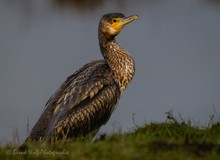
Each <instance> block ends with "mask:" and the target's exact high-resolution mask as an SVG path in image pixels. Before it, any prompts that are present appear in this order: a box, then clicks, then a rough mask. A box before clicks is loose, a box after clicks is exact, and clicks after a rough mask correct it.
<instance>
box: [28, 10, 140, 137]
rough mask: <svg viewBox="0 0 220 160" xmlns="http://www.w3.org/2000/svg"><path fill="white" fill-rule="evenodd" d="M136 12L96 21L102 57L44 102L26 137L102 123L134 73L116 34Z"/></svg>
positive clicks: (78, 131) (82, 130) (69, 133)
mask: <svg viewBox="0 0 220 160" xmlns="http://www.w3.org/2000/svg"><path fill="white" fill-rule="evenodd" d="M135 19H138V17H137V16H131V17H128V18H125V17H124V15H123V14H121V13H110V14H106V15H104V16H103V17H102V18H101V20H100V23H99V45H100V50H101V52H102V55H103V57H104V60H97V61H93V62H91V63H88V64H86V65H85V66H84V67H82V68H81V69H79V70H78V71H76V72H75V73H74V74H73V75H71V76H69V77H68V78H67V79H66V81H65V82H64V83H63V84H62V85H61V86H60V87H59V88H58V90H57V91H56V92H55V93H54V94H53V95H52V97H51V98H50V99H49V100H48V102H47V103H46V108H45V111H44V112H43V114H42V115H41V117H40V118H39V120H38V121H37V123H36V124H35V126H34V127H33V129H32V131H31V133H30V135H29V138H28V139H30V140H34V141H37V140H41V139H45V138H50V137H51V136H54V137H55V139H61V138H64V137H65V138H74V137H78V136H86V135H88V134H90V133H94V134H95V133H96V132H97V131H98V130H99V128H100V127H101V126H102V125H103V124H105V123H106V122H107V121H108V120H109V118H110V116H111V114H112V112H113V111H114V109H115V106H116V104H117V102H118V100H119V98H120V95H121V93H122V91H123V90H124V89H125V88H126V87H127V85H128V83H129V82H130V81H131V80H132V77H133V75H134V73H135V65H134V60H133V59H132V57H131V56H130V55H129V53H128V52H127V51H126V50H125V49H123V48H121V47H120V46H119V45H118V44H117V42H116V41H115V36H116V35H117V34H119V32H120V31H121V29H122V28H123V27H124V26H125V25H126V24H128V23H129V22H131V21H133V20H135Z"/></svg>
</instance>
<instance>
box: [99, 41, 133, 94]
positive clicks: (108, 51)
mask: <svg viewBox="0 0 220 160" xmlns="http://www.w3.org/2000/svg"><path fill="white" fill-rule="evenodd" d="M99 45H100V50H101V52H102V55H103V57H104V59H105V60H106V62H107V64H108V65H109V67H110V68H111V70H112V71H113V73H114V78H115V81H116V82H117V83H118V85H119V86H120V89H121V91H123V90H124V89H125V88H126V87H127V85H128V84H129V82H130V81H131V80H132V78H133V76H134V73H135V63H134V60H133V58H132V57H131V56H130V54H129V53H128V52H127V51H126V50H125V49H124V48H122V47H121V46H120V45H119V44H118V43H117V42H116V40H115V39H114V38H112V39H103V38H102V39H101V40H100V39H99Z"/></svg>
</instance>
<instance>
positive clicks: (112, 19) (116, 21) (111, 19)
mask: <svg viewBox="0 0 220 160" xmlns="http://www.w3.org/2000/svg"><path fill="white" fill-rule="evenodd" d="M136 19H138V16H137V15H132V16H129V17H125V16H124V15H123V14H122V13H109V14H105V15H104V16H102V18H101V20H100V23H99V31H100V32H102V34H104V35H105V36H106V37H107V38H112V37H115V36H116V35H118V34H119V33H120V31H121V30H122V28H124V26H126V25H127V24H128V23H130V22H132V21H134V20H136Z"/></svg>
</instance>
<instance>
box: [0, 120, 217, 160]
mask: <svg viewBox="0 0 220 160" xmlns="http://www.w3.org/2000/svg"><path fill="white" fill-rule="evenodd" d="M91 140H92V139H91V138H85V139H77V140H74V141H66V142H65V143H63V141H59V142H56V143H55V144H48V143H29V144H28V145H27V148H28V150H26V151H23V152H21V151H18V150H17V149H18V147H17V146H5V147H1V148H0V159H1V160H7V159H13V160H16V159H17V160H23V159H41V160H43V159H45V160H46V159H52V160H55V159H59V160H64V159H72V160H75V159H77V160H87V159H94V160H98V159H102V160H105V159H111V160H112V159H121V160H122V159H123V160H130V159H137V160H139V159H141V160H142V159H147V160H148V159H154V160H157V159H158V160H159V159H160V160H161V159H163V160H166V159H167V160H179V159H180V160H187V159H189V160H190V159H198V160H203V159H204V160H209V159H213V160H217V159H220V123H215V124H213V125H211V126H210V127H208V128H206V129H198V128H195V127H192V126H191V125H189V124H186V123H184V122H182V123H177V122H175V121H173V122H166V123H151V124H146V125H145V126H143V127H140V128H137V129H136V130H135V131H134V132H131V133H126V134H114V135H112V136H106V137H103V139H102V140H99V141H97V142H94V143H92V142H91Z"/></svg>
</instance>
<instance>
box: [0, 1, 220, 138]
mask: <svg viewBox="0 0 220 160" xmlns="http://www.w3.org/2000/svg"><path fill="white" fill-rule="evenodd" d="M92 2H93V3H91V1H89V0H84V1H77V0H72V1H71V0H63V1H62V0H54V1H52V0H50V1H49V0H48V1H45V0H1V1H0V75H1V79H0V88H1V90H0V102H1V105H0V107H1V112H0V126H1V127H0V140H1V141H2V142H5V141H6V140H11V139H12V132H13V130H14V129H15V128H17V129H18V131H19V133H20V136H21V140H23V139H24V138H25V137H26V136H27V129H26V128H27V121H28V117H29V125H30V127H29V128H30V129H31V128H32V126H33V125H34V124H35V122H36V121H37V119H38V118H39V116H40V114H41V113H42V111H43V109H44V105H45V103H46V101H47V99H48V98H49V97H50V96H51V95H52V94H53V92H54V91H55V90H56V89H57V87H58V86H59V85H60V84H61V83H62V82H63V81H64V80H65V78H66V77H67V76H68V75H70V74H72V73H73V72H74V71H75V70H77V69H78V68H80V67H82V65H84V64H85V63H88V62H90V61H91V60H95V59H101V58H102V56H101V54H100V52H99V47H98V39H97V25H98V22H99V19H100V17H101V16H102V15H103V14H104V13H108V12H115V11H117V12H123V13H124V14H126V15H131V14H137V15H139V17H140V19H139V20H138V21H135V22H134V23H131V24H130V25H128V26H127V27H126V28H125V29H124V30H123V31H122V32H121V34H120V35H119V36H118V37H117V40H118V42H119V44H121V45H122V46H123V47H124V48H126V49H127V50H128V51H129V52H130V53H131V54H132V55H133V57H134V59H135V61H136V74H135V77H134V79H133V82H132V83H131V85H130V86H129V87H128V89H127V90H126V91H125V93H124V94H123V96H122V98H121V101H120V103H119V105H118V108H117V109H116V111H115V112H114V114H113V116H112V117H111V119H110V121H109V122H108V124H107V125H106V126H104V127H103V128H102V131H101V132H106V131H108V132H109V131H112V130H116V129H118V128H119V126H120V127H121V129H122V131H127V130H129V129H132V128H133V127H134V123H133V121H132V115H133V114H135V117H134V119H135V122H136V123H137V124H139V125H141V124H143V123H145V122H151V121H154V122H155V121H164V120H165V118H166V115H165V112H167V111H169V110H170V109H173V110H174V111H175V113H177V112H180V113H181V114H182V116H183V117H185V118H191V119H192V120H193V122H194V123H195V124H198V125H206V124H207V123H208V121H209V118H210V115H211V114H214V111H213V107H212V106H213V105H212V104H214V105H215V109H216V111H217V112H218V113H220V3H219V1H218V0H194V1H191V0H167V1H163V0H154V1H153V0H147V1H144V0H140V1H129V0H128V1H125V0H113V1H107V0H95V1H92ZM216 119H217V117H216Z"/></svg>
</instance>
